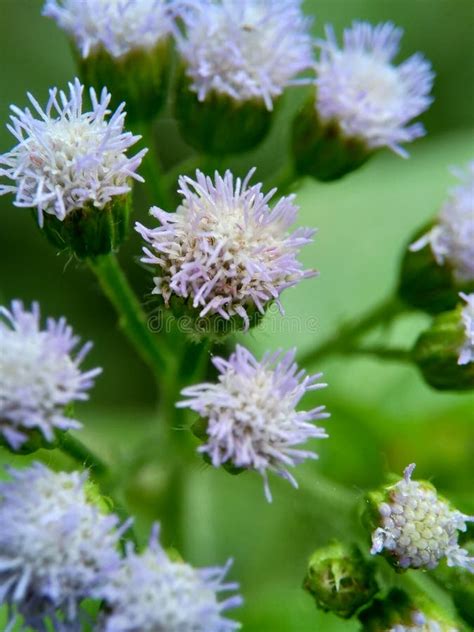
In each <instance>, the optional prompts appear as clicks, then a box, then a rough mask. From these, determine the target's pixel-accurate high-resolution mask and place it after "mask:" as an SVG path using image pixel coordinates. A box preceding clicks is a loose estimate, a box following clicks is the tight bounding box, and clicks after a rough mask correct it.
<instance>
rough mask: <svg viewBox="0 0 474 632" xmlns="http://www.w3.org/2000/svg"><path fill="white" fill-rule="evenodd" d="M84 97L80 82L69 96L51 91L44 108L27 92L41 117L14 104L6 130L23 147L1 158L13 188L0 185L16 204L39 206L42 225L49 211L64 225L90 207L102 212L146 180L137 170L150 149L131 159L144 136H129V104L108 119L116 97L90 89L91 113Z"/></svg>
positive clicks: (3, 174) (0, 191) (2, 169)
mask: <svg viewBox="0 0 474 632" xmlns="http://www.w3.org/2000/svg"><path fill="white" fill-rule="evenodd" d="M83 93H84V86H83V85H81V83H80V82H79V80H78V79H75V80H74V82H73V83H70V84H69V94H68V93H65V92H63V91H58V89H57V88H52V89H51V90H50V91H49V100H48V104H47V106H46V108H45V109H44V110H43V109H42V108H41V106H40V105H39V103H38V102H37V100H36V99H35V98H34V97H33V95H31V94H28V98H29V100H30V101H31V104H32V106H33V108H34V111H35V113H36V116H35V113H32V112H31V111H30V109H29V108H26V109H25V110H20V109H19V108H18V107H16V106H14V105H12V106H11V109H12V111H13V114H12V115H11V117H10V118H11V124H10V125H8V126H7V127H8V130H9V131H10V132H11V133H12V134H13V136H14V137H15V138H16V139H17V141H18V144H17V145H16V146H15V147H14V148H13V149H12V150H11V151H9V152H8V153H6V154H3V155H0V177H4V178H7V179H9V180H11V181H12V182H13V185H0V195H3V194H5V193H14V194H15V202H14V204H15V206H18V207H21V208H36V209H37V211H38V221H39V224H40V226H41V225H42V224H43V219H44V218H43V214H44V213H49V214H51V215H55V216H56V217H57V218H58V219H59V220H61V221H62V220H64V218H65V217H66V216H67V215H68V214H69V213H71V212H72V211H74V210H76V209H81V208H83V207H84V206H86V205H91V206H94V207H96V208H97V209H102V208H103V207H104V206H105V205H106V204H107V203H108V202H110V201H111V200H112V198H113V197H114V196H117V195H123V194H125V193H128V192H129V191H130V190H131V178H134V179H135V180H139V181H141V182H143V179H142V178H141V177H140V176H139V175H138V174H137V173H135V171H136V169H137V168H138V166H139V165H140V163H141V160H142V158H143V156H144V154H145V153H146V149H144V150H142V151H140V152H139V153H138V154H136V155H135V156H133V157H132V158H129V157H127V155H126V152H127V150H128V149H129V148H130V147H131V146H132V145H133V144H134V143H136V142H137V140H139V138H140V136H133V135H132V134H131V133H130V132H124V122H125V112H124V105H125V104H123V103H122V105H120V107H119V108H118V109H117V110H116V111H115V113H114V114H113V115H112V116H111V117H110V118H109V115H110V114H111V112H110V110H109V109H108V105H109V103H110V99H111V95H110V94H109V93H108V92H107V90H106V89H105V88H104V89H103V90H102V92H101V94H100V96H98V95H97V94H96V92H95V90H94V89H93V88H91V89H90V99H91V102H92V110H91V111H85V112H83V105H84V104H83ZM107 119H108V120H107Z"/></svg>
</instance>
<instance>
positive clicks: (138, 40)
mask: <svg viewBox="0 0 474 632" xmlns="http://www.w3.org/2000/svg"><path fill="white" fill-rule="evenodd" d="M43 15H46V16H48V17H51V18H53V19H54V20H56V22H57V23H58V25H59V26H60V27H61V28H62V29H64V30H65V31H66V33H68V35H71V36H72V37H73V38H74V40H75V42H76V44H77V47H78V48H79V49H80V51H81V54H82V57H88V56H89V55H91V54H94V53H95V52H96V51H97V50H98V49H100V48H104V49H105V50H106V51H107V52H108V53H110V54H111V55H112V56H113V57H122V56H123V55H126V54H127V53H129V52H131V51H134V50H149V49H152V48H153V47H154V46H156V45H157V44H158V42H159V41H160V40H163V39H164V38H165V37H167V36H168V35H169V34H170V33H171V31H172V30H173V20H172V16H171V12H170V3H168V2H166V0H46V3H45V5H44V9H43Z"/></svg>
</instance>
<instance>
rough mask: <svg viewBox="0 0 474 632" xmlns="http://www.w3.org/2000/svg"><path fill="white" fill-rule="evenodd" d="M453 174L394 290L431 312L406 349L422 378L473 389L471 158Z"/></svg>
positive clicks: (438, 384) (407, 256)
mask: <svg viewBox="0 0 474 632" xmlns="http://www.w3.org/2000/svg"><path fill="white" fill-rule="evenodd" d="M454 173H455V175H456V176H457V177H458V179H459V184H458V185H457V186H456V187H454V188H452V189H451V190H450V191H449V194H448V197H447V199H446V201H445V202H444V204H443V206H442V208H441V212H440V213H439V216H438V218H437V220H436V221H434V222H432V223H431V224H430V225H429V227H428V228H426V227H425V228H423V229H422V230H421V231H419V232H418V233H417V235H416V236H415V239H414V241H412V243H411V244H410V246H409V248H408V250H407V252H406V253H405V255H404V258H403V261H402V266H401V274H400V283H399V288H398V293H399V295H400V297H401V298H402V300H403V301H404V302H405V303H406V304H407V305H408V306H410V307H414V308H416V309H421V310H423V311H425V312H427V313H429V314H431V315H433V316H434V318H433V321H432V323H431V325H430V326H429V327H428V328H427V329H426V330H425V331H423V332H422V333H421V335H420V336H419V338H418V340H417V342H416V344H415V346H414V348H413V351H412V358H413V361H414V362H415V363H416V364H417V366H418V367H419V369H420V370H421V373H422V375H423V377H424V378H425V380H426V382H427V383H428V384H429V385H430V386H432V387H433V388H436V389H438V390H458V391H465V390H472V389H473V388H474V161H473V162H470V163H469V164H468V165H467V167H466V168H465V169H455V170H454Z"/></svg>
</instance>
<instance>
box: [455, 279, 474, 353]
mask: <svg viewBox="0 0 474 632" xmlns="http://www.w3.org/2000/svg"><path fill="white" fill-rule="evenodd" d="M459 296H460V297H461V298H462V299H463V300H464V301H466V305H465V306H464V307H463V308H462V311H461V320H462V324H463V327H464V343H463V345H462V347H461V350H460V352H459V358H458V364H461V365H464V364H469V363H470V362H474V294H464V293H463V292H461V293H460V294H459Z"/></svg>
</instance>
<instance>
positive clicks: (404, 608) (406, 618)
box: [359, 589, 462, 632]
mask: <svg viewBox="0 0 474 632" xmlns="http://www.w3.org/2000/svg"><path fill="white" fill-rule="evenodd" d="M359 620H360V622H361V623H362V626H363V630H364V632H393V631H394V630H398V629H400V630H407V632H408V630H425V629H426V630H427V631H428V630H439V632H461V630H462V627H460V626H459V624H458V623H457V622H456V621H454V620H453V619H452V618H451V617H450V616H449V615H448V614H447V613H445V612H444V611H443V610H442V609H441V608H439V607H438V606H437V605H435V604H434V603H432V602H431V601H429V600H427V599H425V598H424V597H421V596H416V597H415V598H413V597H411V596H410V597H409V596H408V595H407V594H406V593H405V592H404V591H402V590H398V589H393V590H391V591H390V593H389V594H388V595H387V597H386V598H385V599H383V600H382V599H376V600H375V601H374V602H373V604H372V605H371V606H369V608H367V609H366V610H364V611H363V612H362V613H361V614H360V615H359ZM397 626H400V627H397Z"/></svg>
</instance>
